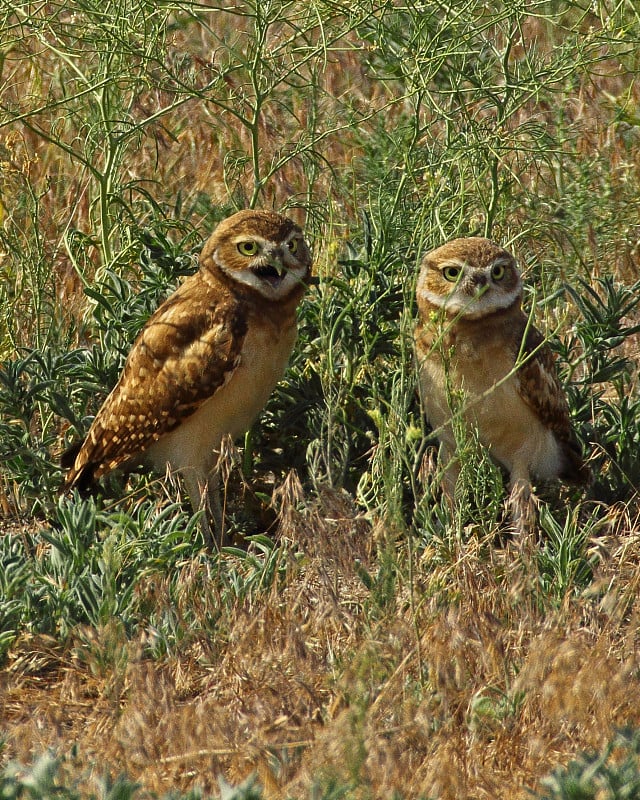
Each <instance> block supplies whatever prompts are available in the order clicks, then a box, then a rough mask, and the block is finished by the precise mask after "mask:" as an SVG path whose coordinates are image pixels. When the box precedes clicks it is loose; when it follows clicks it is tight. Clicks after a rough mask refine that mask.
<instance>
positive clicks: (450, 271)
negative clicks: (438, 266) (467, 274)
mask: <svg viewBox="0 0 640 800" xmlns="http://www.w3.org/2000/svg"><path fill="white" fill-rule="evenodd" d="M442 274H443V275H444V277H445V280H448V281H450V282H451V283H455V282H456V281H457V280H458V277H459V276H460V267H445V268H444V269H443V270H442Z"/></svg>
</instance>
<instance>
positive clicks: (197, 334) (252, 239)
mask: <svg viewBox="0 0 640 800" xmlns="http://www.w3.org/2000/svg"><path fill="white" fill-rule="evenodd" d="M310 276H311V254H310V252H309V248H308V246H307V244H306V242H305V240H304V238H303V234H302V231H301V230H300V228H299V227H298V226H297V225H296V224H295V223H294V222H293V221H292V220H290V219H288V218H287V217H284V216H281V215H280V214H276V213H273V212H270V211H253V210H245V211H240V212H238V213H236V214H233V215H232V216H231V217H229V218H228V219H226V220H224V221H223V222H221V223H220V225H218V227H217V228H216V229H215V231H214V232H213V234H212V235H211V237H210V238H209V240H208V241H207V242H206V243H205V245H204V247H203V249H202V252H201V254H200V268H199V270H198V272H196V273H195V274H194V275H192V276H191V277H189V278H187V279H186V280H185V281H184V283H182V285H181V286H180V287H179V288H178V289H177V290H176V291H175V292H174V293H173V294H172V295H171V296H170V297H169V298H168V299H167V300H165V301H164V302H163V303H162V305H160V307H159V308H158V309H157V310H156V312H155V313H154V314H153V315H152V316H151V317H150V318H149V320H148V321H147V323H146V324H145V326H144V327H143V329H142V330H141V332H140V334H139V335H138V337H137V339H136V341H135V342H134V344H133V346H132V348H131V351H130V353H129V355H128V357H127V359H126V362H125V365H124V369H123V371H122V374H121V375H120V379H119V380H118V382H117V384H116V386H115V388H114V389H113V391H112V392H111V394H109V395H108V397H107V398H106V400H105V401H104V403H103V405H102V407H101V408H100V410H99V411H98V413H97V415H96V417H95V419H94V420H93V423H92V425H91V427H90V429H89V431H88V433H87V435H86V438H85V439H84V441H83V442H81V443H79V444H78V445H75V446H72V447H71V448H70V449H69V450H68V451H67V453H66V454H65V455H64V456H63V459H62V466H63V467H66V468H68V473H67V475H66V480H65V482H64V487H63V488H64V489H72V488H74V487H77V488H78V489H79V490H80V491H87V490H88V489H89V488H90V487H91V486H92V484H93V483H94V481H95V480H96V479H97V478H99V477H100V476H102V475H105V474H106V473H108V472H110V471H111V470H114V469H123V470H125V471H130V470H133V469H136V468H142V469H145V468H151V469H153V470H157V471H159V472H166V471H167V469H168V470H170V471H171V472H177V473H179V474H180V475H181V476H182V479H183V481H184V484H185V487H186V489H187V493H188V495H189V498H190V501H191V504H192V506H193V509H194V511H195V510H200V509H203V510H204V512H205V514H204V515H203V519H204V523H203V528H204V533H205V537H206V538H207V539H208V540H209V541H210V542H212V541H213V536H212V528H213V529H216V528H217V530H216V539H217V541H218V542H221V541H222V531H221V530H220V528H221V525H222V520H221V512H220V501H219V494H218V482H219V479H218V469H217V464H218V459H219V454H220V446H221V443H222V441H223V439H224V438H225V437H226V436H230V437H232V438H234V439H235V438H237V437H239V436H240V435H242V434H243V433H244V432H245V431H247V430H248V428H249V427H250V426H251V425H252V424H253V422H254V420H255V419H256V417H257V416H258V414H259V413H260V411H261V409H262V408H263V406H264V405H265V403H266V402H267V399H268V397H269V395H270V394H271V392H272V390H273V388H274V387H275V385H276V383H277V382H278V381H279V380H280V378H281V377H282V375H283V373H284V370H285V368H286V366H287V362H288V360H289V356H290V355H291V351H292V349H293V346H294V343H295V341H296V336H297V321H296V310H297V306H298V304H299V302H300V300H301V298H302V296H303V294H304V292H305V289H306V287H307V285H308V284H309V282H310V281H311V277H310Z"/></svg>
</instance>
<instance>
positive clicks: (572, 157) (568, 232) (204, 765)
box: [0, 0, 640, 800]
mask: <svg viewBox="0 0 640 800" xmlns="http://www.w3.org/2000/svg"><path fill="white" fill-rule="evenodd" d="M639 53H640V13H639V12H638V9H637V4H636V3H635V2H632V0H627V1H625V0H620V1H619V2H605V0H598V1H597V2H594V3H586V2H584V3H583V2H552V3H550V2H531V3H527V4H520V5H517V4H515V5H514V4H512V3H505V4H502V3H495V4H492V5H491V7H489V6H488V5H487V4H485V3H481V2H478V1H477V0H464V2H461V3H454V4H449V5H447V4H443V3H440V2H430V1H429V0H426V2H420V3H417V2H394V3H390V2H377V0H366V2H365V0H355V2H349V3H346V2H342V1H341V0H336V2H329V1H328V0H326V1H325V0H310V2H305V3H302V2H299V1H298V0H277V1H276V0H274V1H271V0H266V1H265V0H263V1H262V2H254V1H253V0H243V2H240V3H237V4H235V5H234V4H228V3H216V2H207V3H197V2H186V1H184V2H182V1H176V2H160V3H157V2H156V3H151V2H144V1H143V0H103V2H102V3H96V2H94V0H77V2H74V3H62V2H50V3H40V4H38V3H27V2H2V0H0V277H1V280H0V313H1V317H0V320H1V323H0V515H1V518H0V795H1V796H2V797H7V798H14V797H15V798H18V797H25V796H26V797H31V798H33V799H34V800H44V798H46V797H50V796H52V795H54V794H55V795H56V796H61V797H68V798H72V799H75V798H84V797H99V798H110V800H116V798H118V799H119V798H133V797H141V798H142V797H149V796H152V795H153V796H158V797H173V798H182V797H185V798H186V797H188V798H194V799H195V798H206V797H221V798H223V800H231V798H237V800H240V798H261V797H264V798H289V797H291V798H306V797H308V798H314V800H320V799H321V798H322V799H323V800H337V798H358V799H363V800H364V799H365V798H390V797H393V798H407V800H408V798H423V799H424V800H463V799H464V798H468V799H469V800H472V799H473V800H478V799H479V798H505V800H506V799H507V798H508V799H509V800H513V799H516V800H517V799H519V798H522V799H523V800H524V798H530V797H534V798H535V797H537V798H540V800H543V798H544V800H551V798H554V799H555V798H575V799H576V800H577V799H578V798H580V799H582V798H585V799H586V798H607V800H609V798H611V800H617V798H628V797H636V796H637V795H638V786H640V767H639V765H638V753H639V752H640V751H639V748H638V737H639V734H638V731H639V730H640V699H639V698H640V679H639V676H640V661H639V659H638V653H637V638H638V608H637V606H636V602H637V600H636V598H637V595H638V585H639V583H640V567H639V566H638V565H639V563H640V505H639V503H638V490H639V486H640V466H639V463H640V462H639V459H638V453H639V452H640V422H639V419H640V394H639V392H638V359H639V347H638V334H639V332H640V224H639V222H638V220H640V195H639V194H638V188H637V187H638V185H640V168H639V165H640V90H639V87H638V76H639V75H640V56H639V55H638V54H639ZM241 208H266V209H276V210H278V211H281V212H282V213H284V214H286V215H288V216H291V217H292V218H293V219H294V220H295V221H296V222H298V223H299V224H301V225H302V226H304V229H305V236H306V238H307V240H308V241H309V243H310V244H311V246H312V249H313V256H314V272H315V275H316V276H317V277H318V283H317V285H314V286H312V287H310V288H309V290H308V292H307V294H306V296H305V298H304V300H303V301H302V303H301V305H300V308H299V314H298V317H299V336H298V341H297V344H296V346H295V349H294V352H293V355H292V357H291V361H290V364H289V367H288V370H287V372H286V375H285V376H284V378H283V380H282V381H281V382H280V383H279V384H278V386H277V388H276V389H275V391H274V392H273V394H272V396H271V397H270V399H269V401H268V404H267V406H266V407H265V409H264V411H263V412H262V414H261V415H260V417H259V419H258V421H257V422H256V424H255V425H254V426H253V428H252V430H251V431H250V433H249V434H248V435H247V436H246V437H245V439H244V440H243V441H240V442H238V443H236V444H237V447H236V448H229V453H228V457H227V461H226V463H225V465H224V466H223V469H222V472H221V475H222V484H223V485H222V499H223V509H224V513H225V521H226V525H227V529H228V532H229V534H230V536H231V537H232V540H233V546H230V547H226V548H224V549H223V551H222V552H218V551H213V552H212V551H211V550H210V549H207V548H206V547H205V543H204V541H203V537H202V533H201V530H200V526H199V519H198V516H197V515H196V516H195V517H194V516H193V515H192V513H191V507H190V505H189V503H188V502H186V500H185V497H184V489H183V487H182V486H181V483H180V480H179V479H178V478H176V477H167V476H165V475H157V474H151V473H147V472H145V471H140V472H138V473H133V474H132V475H130V476H129V477H128V478H125V477H123V476H121V475H118V474H114V475H110V476H108V477H106V478H104V479H102V480H101V482H100V490H99V492H98V493H97V494H96V495H95V496H91V497H81V496H80V495H78V494H77V493H75V492H74V493H72V494H67V495H64V496H61V495H60V493H59V489H60V486H61V482H62V479H63V474H62V471H61V468H60V455H61V453H62V452H63V451H64V450H65V448H66V447H67V446H68V445H69V444H71V443H72V442H73V441H75V440H77V439H78V438H80V437H83V436H84V435H86V433H87V431H88V429H89V426H90V424H91V420H92V419H93V416H94V415H95V414H96V412H97V410H98V408H99V407H100V405H101V404H102V402H103V400H104V399H105V397H106V396H107V395H108V393H109V391H110V390H111V389H112V388H113V386H114V385H115V383H116V381H117V379H118V375H119V374H120V371H121V369H122V367H123V364H124V361H125V358H126V356H127V353H128V352H129V349H130V347H131V345H132V343H133V341H134V339H135V337H136V336H137V334H138V332H139V331H140V330H141V328H142V327H143V325H144V324H145V322H146V321H147V319H148V318H149V316H150V314H151V313H152V312H153V311H154V309H155V308H157V306H158V305H159V303H161V302H162V301H163V300H164V299H165V298H166V297H168V295H169V294H170V293H171V292H172V291H173V290H174V289H175V288H176V287H177V286H178V285H179V284H180V283H181V281H182V280H183V279H184V278H185V277H186V276H188V275H191V274H193V272H194V271H195V270H196V269H197V266H198V260H197V259H198V253H199V251H200V248H201V246H202V242H203V241H204V240H205V239H206V238H207V237H208V236H209V235H210V233H211V231H212V230H213V228H214V227H215V226H216V225H217V224H218V222H220V221H221V220H223V219H224V218H226V217H227V216H229V215H230V214H231V213H233V212H234V211H236V210H238V209H241ZM464 236H486V237H490V238H492V239H494V240H496V241H497V242H499V243H500V244H502V245H503V246H504V247H507V248H508V249H509V251H510V252H512V253H513V254H514V256H515V257H516V259H517V261H518V263H519V266H520V267H521V269H522V272H523V281H524V284H525V292H524V294H525V298H524V303H525V307H526V311H527V313H529V314H530V315H531V320H532V322H533V323H535V325H536V326H537V327H538V328H539V330H540V331H542V332H543V334H544V336H545V337H546V338H547V340H548V342H549V344H550V346H551V348H552V350H553V351H554V354H555V356H556V365H557V369H558V373H559V376H560V379H561V382H562V384H563V385H564V387H565V388H566V392H567V396H568V401H569V406H570V409H571V416H572V420H573V422H574V424H575V428H576V431H577V433H578V436H579V438H580V440H581V442H582V444H583V448H584V452H585V454H586V456H587V458H588V461H589V464H590V466H591V468H592V471H593V481H592V482H591V484H590V485H589V486H588V487H587V488H586V489H584V490H582V489H579V490H577V489H574V488H567V487H560V486H559V485H558V486H556V485H549V486H538V487H536V497H537V500H536V504H537V512H538V514H537V535H534V536H532V537H531V540H528V539H527V540H520V539H518V538H517V537H514V535H513V533H512V531H511V530H510V526H509V520H508V515H507V514H506V513H505V502H506V498H507V496H508V489H507V488H506V487H505V481H504V476H503V474H502V472H501V469H500V468H499V467H498V466H496V464H494V463H493V462H492V461H491V459H490V457H489V454H488V453H487V451H486V449H484V448H483V447H482V445H481V444H480V442H479V441H477V437H475V436H474V435H473V433H472V434H471V435H469V432H468V431H464V430H461V431H460V432H459V436H458V432H457V431H456V441H457V443H458V451H457V456H458V458H459V461H460V476H461V477H460V480H459V483H458V487H457V488H456V497H457V499H458V503H457V505H456V507H455V509H453V508H451V507H450V505H449V503H448V502H447V501H446V499H445V498H444V497H443V495H442V492H441V490H440V480H441V477H442V467H443V465H442V464H440V463H439V462H438V458H437V450H436V439H435V436H434V434H433V432H432V431H431V430H430V429H429V426H428V424H427V422H426V421H425V418H424V414H423V413H422V409H421V407H420V401H419V398H418V394H417V391H416V385H417V381H416V364H415V355H414V352H413V336H412V332H413V327H414V324H415V318H416V306H415V284H416V279H417V274H418V270H419V264H420V261H421V258H422V256H423V255H424V254H425V253H426V252H427V251H428V250H431V249H432V248H435V247H437V246H438V245H440V244H442V243H444V242H445V241H447V240H449V239H453V238H456V237H464ZM463 401H464V398H461V399H460V401H459V402H463ZM487 402H491V398H488V399H487ZM458 439H459V441H458Z"/></svg>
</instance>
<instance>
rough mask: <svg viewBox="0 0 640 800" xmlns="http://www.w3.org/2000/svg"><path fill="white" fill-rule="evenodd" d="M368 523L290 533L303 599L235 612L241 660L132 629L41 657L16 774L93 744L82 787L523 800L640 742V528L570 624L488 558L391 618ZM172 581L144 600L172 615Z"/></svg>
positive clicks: (527, 567) (612, 550)
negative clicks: (586, 757) (37, 759)
mask: <svg viewBox="0 0 640 800" xmlns="http://www.w3.org/2000/svg"><path fill="white" fill-rule="evenodd" d="M353 512H354V509H353V507H352V505H351V503H350V502H349V500H348V498H346V497H345V496H344V495H341V494H334V493H327V494H326V496H325V497H324V499H323V500H322V501H320V502H319V503H318V504H317V506H316V507H315V508H311V509H309V510H308V511H306V512H304V513H298V512H296V513H292V514H290V515H289V519H288V520H287V521H286V523H285V524H284V525H283V529H282V530H281V535H282V536H286V537H288V538H289V539H290V540H291V541H292V542H295V543H296V545H297V547H298V548H300V552H301V553H302V554H303V557H302V559H296V563H293V562H292V564H291V565H290V568H289V575H288V578H287V582H286V588H285V589H284V590H283V591H280V592H277V591H275V590H274V591H272V592H271V593H270V594H269V595H268V596H266V597H263V598H262V599H260V600H259V601H256V602H246V603H242V604H239V605H238V606H237V607H236V608H233V609H231V610H228V611H227V612H225V618H224V621H223V622H222V621H221V624H220V630H221V631H222V630H224V629H225V628H226V634H225V635H224V636H223V637H222V636H221V640H222V641H220V642H217V641H215V640H213V641H212V640H209V639H207V640H195V641H193V642H191V644H190V646H189V647H187V648H184V650H183V652H182V654H181V656H180V657H179V658H177V659H169V660H168V661H167V662H166V663H158V662H154V661H152V660H150V659H149V658H145V657H143V656H142V652H143V645H144V641H143V640H144V636H141V637H138V638H137V639H135V640H133V641H130V640H127V638H126V637H125V635H124V633H123V631H122V629H121V628H119V627H118V624H117V623H116V622H114V623H113V624H109V625H106V626H105V627H104V628H102V629H100V630H94V629H91V630H80V631H78V632H77V633H76V635H75V637H74V642H72V643H71V644H70V645H68V646H67V647H65V648H61V647H60V646H59V645H57V644H56V643H55V641H53V640H51V641H49V640H46V639H44V638H37V637H36V638H24V639H23V640H22V641H21V642H20V644H19V646H18V647H16V648H15V649H14V651H13V654H12V657H11V661H10V663H9V664H8V666H7V667H6V668H5V670H4V671H3V673H2V686H1V689H0V707H1V708H2V712H1V716H0V725H1V726H2V728H3V730H4V731H5V735H6V736H7V744H6V746H5V752H4V753H3V756H4V758H9V757H11V758H18V759H20V760H21V761H23V762H29V761H30V760H31V759H32V757H33V756H34V754H37V753H39V752H41V751H42V750H44V749H45V748H48V747H50V748H53V749H54V750H55V751H58V752H69V748H70V745H71V743H74V744H76V745H77V748H78V752H77V755H76V756H75V758H73V759H70V760H69V761H68V762H67V763H66V765H65V771H66V772H67V773H68V774H69V775H70V776H73V775H75V776H82V777H83V779H84V780H88V779H89V775H88V774H87V773H86V769H87V765H88V764H93V765H94V766H93V767H92V769H93V771H94V772H98V771H102V770H104V769H108V770H109V771H110V772H111V774H113V775H115V774H119V773H120V772H121V771H123V770H125V771H126V772H127V773H128V774H129V776H130V777H132V778H133V779H135V780H137V781H139V782H140V783H141V784H142V785H143V786H144V787H145V789H147V790H150V791H155V792H165V791H168V790H170V789H176V788H180V789H183V790H186V789H188V788H190V787H192V786H194V785H199V786H202V787H204V788H205V790H206V791H210V792H214V791H215V787H216V776H217V775H218V774H224V775H226V776H227V778H228V779H229V780H231V781H233V782H236V781H237V782H239V781H240V780H241V779H242V778H243V777H245V776H246V775H247V774H248V773H250V772H252V771H256V772H257V773H258V775H259V778H260V781H261V783H262V785H263V786H264V789H265V796H266V797H274V798H278V797H302V796H308V794H309V791H310V787H311V785H312V784H313V782H318V781H322V780H324V781H328V780H329V779H330V778H331V777H333V778H335V779H338V780H339V781H340V782H342V783H344V784H346V785H349V784H353V786H354V796H365V795H366V796H372V797H380V798H383V797H389V796H390V795H391V794H392V792H393V791H397V792H399V793H400V795H401V796H404V797H439V798H443V800H449V799H451V800H454V798H455V800H461V799H462V798H482V797H487V798H490V797H491V798H523V799H524V798H525V797H528V796H530V795H529V794H528V793H527V790H528V789H531V788H534V787H535V785H536V781H537V780H538V779H539V778H540V777H542V776H544V775H545V774H547V773H548V772H549V771H550V770H551V769H552V768H553V767H554V766H555V765H557V764H558V763H563V762H566V761H567V760H568V758H570V757H571V756H573V755H575V753H576V752H577V751H580V750H583V749H598V748H600V747H602V746H603V745H604V744H605V743H606V742H607V741H608V740H609V739H610V738H611V736H612V733H613V732H614V730H615V729H616V728H617V727H622V726H634V725H638V724H640V700H639V698H640V678H639V675H640V671H639V667H640V663H639V658H638V652H637V619H636V614H635V613H634V612H633V611H632V610H631V609H632V606H633V603H632V596H633V593H634V587H635V586H636V585H637V583H638V581H639V580H640V568H639V566H638V563H639V561H640V558H639V556H640V549H639V548H640V538H639V537H638V534H637V532H636V533H632V532H631V531H633V530H635V529H636V525H635V524H634V525H628V522H629V521H626V522H627V524H625V525H624V527H623V528H622V530H621V531H615V530H611V531H609V532H608V534H607V535H606V536H603V538H602V539H601V540H600V541H598V542H594V543H593V545H594V546H596V545H597V547H598V548H599V550H600V551H601V554H602V557H601V562H600V566H599V569H598V573H597V575H596V578H595V581H594V583H593V585H592V587H591V589H590V591H589V592H588V593H587V594H586V595H585V596H582V597H576V596H573V597H566V598H565V599H564V601H563V602H561V603H560V604H559V605H557V606H553V605H550V604H548V603H547V602H546V601H545V598H544V597H542V596H541V594H540V591H539V588H538V585H537V583H538V576H537V575H536V567H535V564H534V562H533V561H532V560H530V559H529V558H528V556H527V555H526V554H523V553H522V552H521V551H520V550H518V549H516V548H513V549H506V550H502V549H492V550H490V551H487V549H486V548H484V547H481V546H480V545H479V543H478V541H477V540H472V541H471V542H470V543H468V544H466V545H464V546H461V547H460V550H459V552H458V553H457V556H456V560H455V561H454V562H453V563H452V564H450V565H449V566H448V567H446V574H441V573H440V572H439V570H438V568H436V569H434V568H433V566H432V564H430V557H429V556H428V555H425V556H424V557H423V558H422V559H421V560H420V562H419V563H416V564H415V585H414V586H413V587H411V586H409V585H408V583H407V578H406V576H402V577H400V578H399V579H398V584H397V591H396V595H395V598H394V601H393V602H392V603H390V604H389V605H388V606H387V607H383V608H380V609H378V610H377V612H376V613H372V610H371V608H365V604H367V603H371V597H370V595H369V593H368V592H366V591H365V590H364V588H363V585H362V583H361V581H360V580H359V578H358V577H357V575H356V574H355V570H354V564H355V563H356V560H358V562H359V563H360V564H362V565H364V566H365V567H370V566H371V563H372V557H373V554H372V546H371V541H372V536H371V531H370V530H369V529H368V526H366V525H364V524H362V523H354V522H353V521H352V520H353ZM620 533H622V534H623V535H622V536H621V535H620ZM407 557H408V555H407ZM203 570H204V571H205V572H206V570H207V567H206V566H205V565H204V564H200V565H198V566H195V565H193V564H189V565H185V568H184V574H183V575H182V576H181V585H182V586H183V587H184V602H185V603H189V604H190V605H191V607H192V605H193V603H195V602H199V603H200V607H199V609H198V613H199V614H202V615H203V616H206V615H207V614H212V613H215V612H216V608H215V602H214V598H211V597H209V598H207V597H206V592H203V587H204V586H205V585H206V583H207V581H208V579H209V576H206V577H205V576H203V575H202V574H201V573H202V571H203ZM153 582H154V583H155V585H154V587H153V589H152V588H151V586H150V585H147V586H142V587H140V591H153V592H154V602H156V603H158V604H161V603H162V602H164V601H163V591H162V576H160V575H159V576H157V580H155V581H153ZM150 583H151V582H150ZM443 585H444V586H445V587H446V588H445V589H442V588H438V587H442V586H443ZM411 595H413V597H414V600H413V602H412V600H411ZM198 598H199V600H198ZM416 598H417V599H418V601H417V602H416ZM209 604H211V605H210V606H209ZM218 610H219V609H218ZM358 787H360V788H358ZM363 787H367V788H363ZM363 792H364V794H362V793H363Z"/></svg>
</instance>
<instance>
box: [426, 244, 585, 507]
mask: <svg viewBox="0 0 640 800" xmlns="http://www.w3.org/2000/svg"><path fill="white" fill-rule="evenodd" d="M417 301H418V311H419V320H418V324H417V326H416V329H415V340H416V354H417V359H418V371H419V378H420V389H421V395H422V400H423V405H424V408H425V412H426V415H427V418H428V419H429V421H430V423H431V425H432V427H433V428H434V430H435V432H436V435H437V436H438V438H439V440H440V443H441V456H442V459H443V461H444V464H445V469H446V471H445V478H444V488H445V490H446V492H447V494H448V495H449V496H450V497H451V498H453V494H454V487H455V483H456V480H457V476H458V472H459V469H458V467H457V465H456V461H455V451H456V440H455V436H454V432H453V428H452V425H451V420H452V417H453V414H454V413H456V410H455V409H454V405H455V403H453V402H452V394H453V393H462V397H463V399H462V408H461V411H460V413H461V416H462V419H463V420H464V421H465V423H466V424H467V425H472V426H474V427H475V428H476V429H477V431H478V434H479V438H480V441H481V442H482V443H483V444H484V445H485V446H486V447H487V448H488V449H489V452H490V453H491V455H492V457H493V458H494V459H495V460H496V461H497V462H499V463H500V464H502V466H504V467H505V468H506V469H507V470H508V472H509V474H510V482H511V490H512V494H511V498H512V504H515V505H518V504H519V505H520V508H519V509H518V508H516V513H515V516H516V517H519V516H530V514H529V511H528V510H527V509H526V508H525V506H527V505H528V504H529V502H530V493H531V482H532V481H535V480H542V481H547V480H554V479H561V480H563V481H566V482H569V483H576V484H582V483H585V482H586V481H587V480H588V478H589V474H590V473H589V469H588V467H587V466H586V465H585V463H584V461H583V458H582V453H581V448H580V444H579V442H578V440H577V438H576V435H575V433H574V430H573V427H572V424H571V419H570V415H569V408H568V405H567V400H566V396H565V394H564V391H563V390H562V387H561V385H560V382H559V381H558V377H557V374H556V369H555V365H554V359H553V354H552V352H551V350H550V349H549V347H548V345H547V344H546V343H545V340H544V337H543V336H542V335H541V333H540V332H539V331H538V330H537V329H536V328H535V327H534V326H533V325H532V324H531V323H530V320H529V318H528V317H527V315H526V314H525V313H524V312H523V311H522V307H521V303H522V284H521V279H520V273H519V271H518V269H517V267H516V263H515V261H514V259H513V256H511V254H510V253H508V252H507V251H506V250H504V249H503V248H501V247H500V246H499V245H497V244H495V243H493V242H491V241H489V240H488V239H484V238H480V237H472V238H468V239H455V240H453V241H451V242H448V243H447V244H445V245H443V246H442V247H439V248H437V249H436V250H434V251H432V252H430V253H427V255H426V256H425V257H424V259H423V261H422V264H421V270H420V277H419V280H418V286H417ZM523 509H524V510H523Z"/></svg>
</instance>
